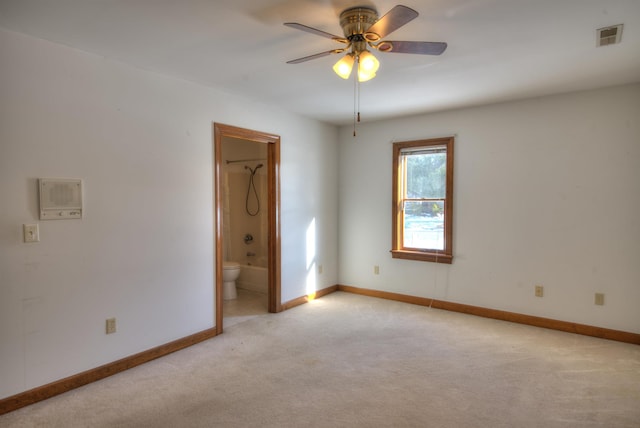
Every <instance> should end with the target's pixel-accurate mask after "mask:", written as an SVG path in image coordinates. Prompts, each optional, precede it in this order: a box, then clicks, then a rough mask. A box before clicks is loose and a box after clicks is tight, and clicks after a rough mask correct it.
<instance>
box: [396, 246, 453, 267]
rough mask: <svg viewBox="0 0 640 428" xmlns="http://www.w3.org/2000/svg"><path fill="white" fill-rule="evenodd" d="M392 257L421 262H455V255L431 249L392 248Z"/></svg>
mask: <svg viewBox="0 0 640 428" xmlns="http://www.w3.org/2000/svg"><path fill="white" fill-rule="evenodd" d="M391 257H392V258H394V259H405V260H417V261H421V262H434V263H446V264H449V265H450V264H451V263H453V256H452V255H450V254H444V253H434V252H429V251H411V250H391Z"/></svg>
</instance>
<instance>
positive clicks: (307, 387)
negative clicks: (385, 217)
mask: <svg viewBox="0 0 640 428" xmlns="http://www.w3.org/2000/svg"><path fill="white" fill-rule="evenodd" d="M0 426H2V427H40V426H42V427H61V428H62V427H64V428H68V427H545V428H550V427H581V428H584V427H634V428H638V427H640V347H639V346H637V345H630V344H623V343H617V342H611V341H606V340H602V339H595V338H590V337H585V336H578V335H572V334H568V333H561V332H556V331H551V330H545V329H539V328H535V327H527V326H522V325H517V324H511V323H507V322H502V321H496V320H490V319H483V318H477V317H473V316H469V315H463V314H457V313H452V312H446V311H440V310H436V309H429V308H425V307H420V306H414V305H409V304H404V303H399V302H392V301H385V300H380V299H375V298H370V297H364V296H358V295H353V294H348V293H342V292H339V293H334V294H331V295H328V296H325V297H323V298H322V299H318V300H316V301H313V302H311V303H309V304H305V305H302V306H299V307H297V308H294V309H291V310H289V311H286V312H283V313H281V314H262V315H257V316H254V317H250V318H247V319H245V320H244V321H242V322H239V323H236V324H234V325H231V326H229V327H228V328H227V329H226V330H225V334H223V335H221V336H218V337H216V338H214V339H211V340H209V341H206V342H203V343H201V344H199V345H196V346H193V347H191V348H188V349H185V350H183V351H180V352H177V353H174V354H172V355H169V356H167V357H164V358H162V359H159V360H155V361H153V362H150V363H148V364H145V365H143V366H140V367H137V368H135V369H132V370H129V371H127V372H124V373H121V374H118V375H116V376H113V377H111V378H108V379H105V380H103V381H100V382H96V383H94V384H91V385H87V386H85V387H83V388H80V389H77V390H74V391H71V392H69V393H67V394H63V395H61V396H58V397H55V398H52V399H50V400H47V401H45V402H41V403H38V404H35V405H32V406H30V407H27V408H24V409H21V410H18V411H15V412H12V413H9V414H7V415H4V416H0Z"/></svg>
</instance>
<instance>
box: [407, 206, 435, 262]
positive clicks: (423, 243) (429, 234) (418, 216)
mask: <svg viewBox="0 0 640 428" xmlns="http://www.w3.org/2000/svg"><path fill="white" fill-rule="evenodd" d="M403 236H404V244H403V246H404V247H405V248H420V249H424V250H444V200H441V201H428V202H427V201H405V203H404V233H403Z"/></svg>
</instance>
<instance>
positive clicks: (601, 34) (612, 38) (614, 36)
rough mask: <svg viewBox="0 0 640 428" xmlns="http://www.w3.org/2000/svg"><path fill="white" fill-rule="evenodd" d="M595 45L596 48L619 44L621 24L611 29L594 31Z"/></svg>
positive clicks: (605, 28)
mask: <svg viewBox="0 0 640 428" xmlns="http://www.w3.org/2000/svg"><path fill="white" fill-rule="evenodd" d="M596 33H597V36H598V38H597V42H596V43H597V44H596V46H598V47H600V46H608V45H615V44H616V43H620V39H621V38H622V24H619V25H614V26H612V27H604V28H599V29H597V30H596Z"/></svg>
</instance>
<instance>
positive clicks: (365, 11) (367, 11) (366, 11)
mask: <svg viewBox="0 0 640 428" xmlns="http://www.w3.org/2000/svg"><path fill="white" fill-rule="evenodd" d="M377 20H378V12H377V11H376V10H375V9H371V8H368V7H354V8H351V9H347V10H345V11H344V12H342V13H341V14H340V26H341V27H342V31H343V32H344V36H345V37H346V38H347V39H349V40H351V39H353V38H354V37H355V36H361V37H362V36H363V35H364V33H366V31H367V30H368V29H369V28H370V27H371V26H372V25H373V24H375V23H376V21H377ZM371 35H373V34H371ZM367 40H370V38H369V34H367ZM370 41H375V40H370Z"/></svg>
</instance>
